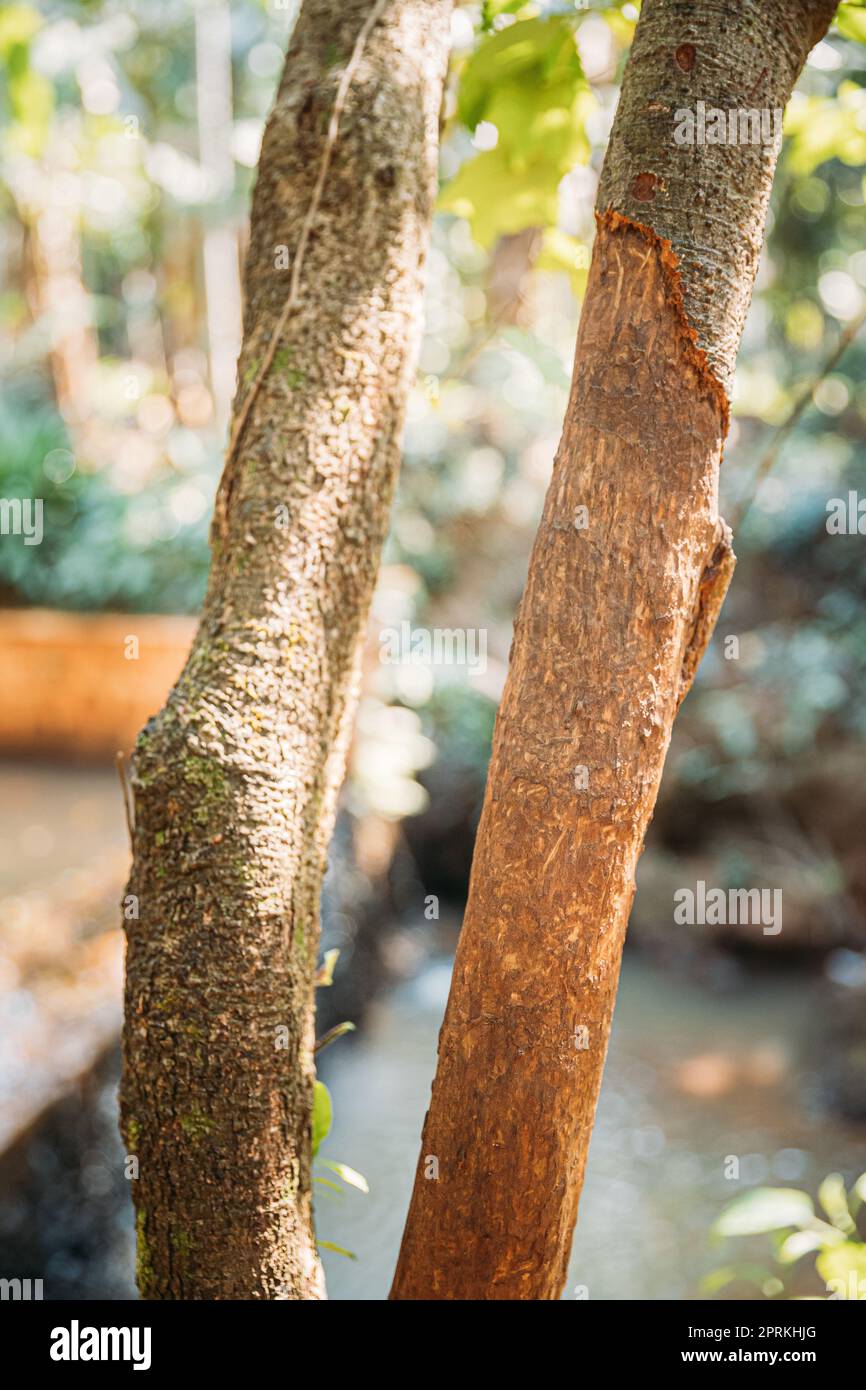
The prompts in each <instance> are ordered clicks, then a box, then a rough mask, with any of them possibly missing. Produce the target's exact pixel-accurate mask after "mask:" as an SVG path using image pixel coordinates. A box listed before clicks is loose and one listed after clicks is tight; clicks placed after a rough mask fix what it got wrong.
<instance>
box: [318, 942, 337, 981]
mask: <svg viewBox="0 0 866 1390" xmlns="http://www.w3.org/2000/svg"><path fill="white" fill-rule="evenodd" d="M339 955H340V952H339V951H337V950H333V951H326V952H325V959H324V960H323V961H322V964H321V965H320V966H319V968H318V970H317V971H316V978H315V980H314V984H315V986H316V988H317V989H321V988H322V987H323V986H324V985H332V984H333V983H334V966H335V965H336V964H337V959H338V957H339Z"/></svg>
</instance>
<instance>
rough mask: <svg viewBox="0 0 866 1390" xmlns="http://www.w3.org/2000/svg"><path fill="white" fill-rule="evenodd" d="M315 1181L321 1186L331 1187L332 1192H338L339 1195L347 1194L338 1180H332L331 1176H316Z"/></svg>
mask: <svg viewBox="0 0 866 1390" xmlns="http://www.w3.org/2000/svg"><path fill="white" fill-rule="evenodd" d="M313 1182H317V1183H318V1184H319V1186H320V1187H327V1188H330V1190H331V1191H332V1192H336V1193H337V1195H338V1196H339V1197H344V1196H345V1193H344V1192H343V1189H342V1187H341V1186H340V1184H339V1183H338V1182H331V1179H330V1178H321V1177H315V1178H313Z"/></svg>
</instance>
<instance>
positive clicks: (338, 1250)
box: [318, 1240, 358, 1260]
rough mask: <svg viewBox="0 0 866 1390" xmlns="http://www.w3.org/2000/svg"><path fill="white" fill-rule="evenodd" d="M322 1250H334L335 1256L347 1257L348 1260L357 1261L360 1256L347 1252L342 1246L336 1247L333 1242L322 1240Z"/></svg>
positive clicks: (320, 1246)
mask: <svg viewBox="0 0 866 1390" xmlns="http://www.w3.org/2000/svg"><path fill="white" fill-rule="evenodd" d="M318 1246H319V1249H320V1250H333V1252H334V1254H335V1255H345V1257H346V1259H347V1260H357V1258H358V1256H357V1255H353V1254H352V1251H351V1250H345V1249H344V1248H343V1246H342V1245H335V1244H334V1242H333V1241H332V1240H320V1241H319V1242H318Z"/></svg>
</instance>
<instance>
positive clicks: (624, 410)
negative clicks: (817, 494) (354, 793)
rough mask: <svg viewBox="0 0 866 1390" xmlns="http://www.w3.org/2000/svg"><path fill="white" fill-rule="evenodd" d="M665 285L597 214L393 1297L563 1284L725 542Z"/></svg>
mask: <svg viewBox="0 0 866 1390" xmlns="http://www.w3.org/2000/svg"><path fill="white" fill-rule="evenodd" d="M677 289H678V287H677V284H676V267H675V262H674V260H673V258H672V256H671V254H670V250H669V247H668V246H666V245H665V244H664V243H662V242H661V241H660V240H659V239H658V238H656V237H654V236H652V235H651V234H648V233H647V229H646V228H643V227H638V226H635V225H632V224H630V223H628V221H627V220H626V219H625V218H622V217H617V216H608V217H605V218H602V219H601V221H600V224H599V230H598V238H597V241H596V249H595V254H594V256H593V261H592V267H591V270H590V277H589V284H588V288H587V303H591V304H592V305H593V308H594V312H593V313H591V314H587V313H585V314H584V315H583V318H582V321H581V328H580V335H579V339H578V347H577V358H576V365H575V373H574V381H573V386H572V393H571V400H570V402H569V407H568V413H567V417H566V425H565V432H564V435H563V440H562V445H561V447H560V450H559V453H558V455H557V459H556V463H555V465H554V474H553V480H552V482H551V486H550V491H549V493H548V497H547V503H546V506H545V511H544V516H543V519H542V522H541V527H540V529H539V533H538V537H537V539H536V543H535V548H534V551H533V556H532V560H531V562H530V570H529V580H528V583H527V588H526V593H525V595H524V598H523V601H522V603H521V607H520V614H519V617H518V620H517V624H516V630H515V639H514V644H513V647H512V653H511V672H510V675H509V681H508V685H507V687H506V693H505V697H504V700H503V704H502V708H501V711H500V715H499V720H498V724H497V731H496V738H495V742H494V750H493V759H492V764H491V769H490V774H489V779H488V793H487V797H486V800H485V805H484V811H483V814H482V819H481V825H480V827H479V832H478V840H477V847H476V857H475V863H474V865H473V871H472V884H471V888H470V895H469V902H468V905H467V910H466V917H465V919H464V923H463V930H462V934H461V938H460V947H459V951H458V956H457V963H456V966H455V978H454V984H453V986H452V991H451V999H450V1002H449V1007H448V1012H447V1014H446V1018H445V1023H444V1025H443V1029H442V1034H441V1038H440V1045H439V1068H438V1072H437V1076H436V1082H435V1084H434V1089H433V1100H432V1104H431V1110H430V1113H429V1116H428V1120H427V1124H426V1126H425V1130H424V1136H423V1140H422V1154H421V1160H420V1163H419V1170H418V1177H417V1179H416V1184H415V1193H414V1197H413V1208H412V1212H411V1214H410V1219H409V1223H408V1227H407V1234H406V1240H405V1242H404V1246H403V1250H402V1252H401V1257H400V1263H399V1266H398V1269H397V1274H396V1279H395V1284H394V1297H399V1298H472V1297H475V1298H478V1297H482V1298H484V1297H486V1298H499V1299H505V1298H549V1297H554V1296H555V1295H556V1294H557V1293H558V1292H559V1290H560V1288H561V1286H562V1280H563V1278H564V1273H565V1263H566V1261H567V1258H568V1251H569V1246H570V1242H571V1231H572V1227H573V1225H574V1219H575V1215H576V1204H577V1195H578V1192H579V1190H580V1176H581V1175H580V1173H577V1174H576V1173H575V1172H574V1171H573V1169H574V1162H575V1155H579V1162H580V1165H581V1169H582V1165H583V1162H584V1161H585V1157H586V1146H585V1145H582V1144H581V1143H580V1136H581V1135H582V1134H588V1132H589V1130H590V1128H591V1125H592V1119H593V1115H594V1112H595V1105H596V1099H597V1095H598V1089H599V1085H600V1081H601V1063H602V1060H603V1052H604V1049H605V1048H606V1045H607V1037H608V1032H609V1027H610V1016H611V1012H612V1009H613V1003H614V998H615V993H616V984H617V977H618V973H619V960H620V950H621V946H622V940H623V936H624V933H625V927H626V921H627V918H628V912H629V908H630V905H631V900H632V895H633V891H634V866H635V863H636V860H637V856H638V854H639V852H640V849H641V847H642V844H643V837H644V832H645V830H646V825H647V822H648V820H649V817H650V815H651V813H652V808H653V806H654V804H655V798H656V791H657V787H658V782H659V778H660V775H661V769H662V765H663V761H664V755H665V752H666V750H667V745H668V739H669V735H670V728H671V724H672V722H673V716H674V711H675V709H676V707H677V704H678V702H679V699H680V685H681V680H682V677H683V666H684V660H686V655H687V650H688V647H689V643H690V641H691V639H692V636H693V633H694V630H695V626H696V623H697V620H698V616H699V607H700V602H699V600H700V592H701V581H702V578H703V576H704V574H705V571H706V570H708V569H709V568H710V567H711V565H712V560H713V556H714V555H715V552H716V548H717V546H718V544H719V541H720V523H719V518H718V514H717V510H716V484H717V477H718V465H719V459H720V455H721V446H722V440H723V437H724V429H725V419H726V407H725V402H724V397H723V393H722V392H721V390H720V388H719V386H718V383H717V381H716V380H715V378H714V377H713V376H712V374H711V373H710V372H709V369H708V368H707V366H706V363H705V361H704V360H703V359H702V354H700V353H699V350H698V349H696V348H695V346H694V343H693V341H692V338H691V336H690V334H689V332H688V326H687V324H685V321H684V318H683V313H682V306H681V302H680V299H679V297H678V292H677ZM660 460H664V465H663V467H660V466H659V461H660ZM580 507H586V508H587V509H588V526H587V527H586V529H577V528H576V526H575V518H576V517H577V516H578V508H580ZM689 661H691V658H689ZM581 768H586V770H587V780H588V785H587V787H586V788H585V789H581V786H580V783H581V781H582V780H583V779H582V774H581V773H580V771H579V769H581ZM528 883H529V884H532V885H533V892H531V893H527V891H526V887H527V884H528ZM583 1030H586V1031H585V1032H584V1031H583ZM584 1043H585V1044H586V1045H585V1046H584V1045H583V1044H584ZM600 1054H601V1055H600ZM466 1083H468V1089H467V1085H466ZM428 1156H434V1157H435V1158H437V1159H438V1163H439V1177H438V1180H431V1179H427V1178H425V1176H424V1172H425V1161H426V1159H427V1157H428ZM416 1232H417V1233H418V1234H419V1235H421V1233H423V1244H422V1243H421V1241H420V1240H418V1239H416V1236H415V1233H416Z"/></svg>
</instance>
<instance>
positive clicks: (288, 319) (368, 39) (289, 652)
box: [122, 0, 451, 1299]
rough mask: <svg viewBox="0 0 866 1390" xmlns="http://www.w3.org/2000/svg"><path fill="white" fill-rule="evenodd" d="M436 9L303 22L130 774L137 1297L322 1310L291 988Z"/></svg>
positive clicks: (352, 7)
mask: <svg viewBox="0 0 866 1390" xmlns="http://www.w3.org/2000/svg"><path fill="white" fill-rule="evenodd" d="M450 11H451V0H378V3H376V4H371V3H369V0H305V3H304V6H303V9H302V11H301V15H300V18H299V20H298V23H297V26H296V28H295V31H294V34H293V37H292V41H291V46H290V49H289V54H288V58H287V62H286V68H285V72H284V74H283V78H282V82H281V84H280V88H279V92H278V95H277V98H276V103H275V105H274V108H273V111H272V113H271V116H270V120H269V122H268V125H267V129H266V132H265V137H264V143H263V147H262V153H261V161H260V166H259V175H258V181H257V184H256V190H255V195H254V199H253V209H252V229H251V244H250V251H249V257H248V261H247V266H246V274H245V292H246V309H245V324H244V339H243V346H242V350H241V356H240V362H239V368H238V387H237V396H236V400H235V407H234V416H233V427H232V431H231V443H230V447H229V455H228V458H227V461H226V466H225V471H224V474H223V478H222V482H221V485H220V489H219V494H218V498H217V504H216V512H215V517H214V523H213V530H212V537H211V540H212V549H213V564H212V571H211V576H210V583H209V588H208V593H207V598H206V600H205V605H204V611H203V615H202V619H201V625H200V628H199V631H198V635H197V637H196V639H195V642H194V644H193V647H192V651H191V652H190V656H189V659H188V661H187V664H186V667H185V669H184V671H183V674H182V675H181V677H180V679H179V681H178V683H177V685H176V686H175V688H174V690H173V691H172V693H171V695H170V697H169V700H168V703H167V704H166V706H165V708H164V709H163V710H162V712H161V713H160V714H159V715H157V716H156V718H155V719H153V720H151V721H150V723H149V724H148V725H147V727H146V729H145V730H144V731H143V733H142V734H141V736H140V739H139V742H138V744H137V746H136V752H135V757H134V763H133V772H132V790H133V798H134V827H135V828H134V862H133V868H132V876H131V879H130V883H129V887H128V890H127V892H128V894H130V895H132V896H133V898H134V899H135V900H137V903H138V913H139V915H138V917H137V919H135V918H133V919H132V920H130V921H127V922H126V924H125V925H126V927H127V938H128V954H127V984H126V1022H125V1030H124V1069H123V1082H122V1130H123V1134H124V1137H125V1141H126V1145H127V1149H128V1151H129V1153H130V1154H134V1155H135V1156H136V1157H137V1158H138V1163H139V1176H138V1178H137V1180H136V1181H134V1182H133V1183H132V1190H133V1198H134V1201H135V1207H136V1219H137V1228H138V1282H139V1288H140V1291H141V1293H142V1296H143V1297H145V1298H151V1299H192V1298H204V1299H229V1298H253V1299H275V1298H282V1299H316V1298H320V1297H322V1296H323V1281H322V1274H321V1268H320V1265H319V1260H318V1257H317V1252H316V1245H315V1238H314V1234H313V1226H312V1215H311V1196H310V1192H311V1187H310V1163H311V1159H310V1113H311V1098H312V1082H313V1074H314V1068H313V1042H314V1038H313V977H314V971H315V967H316V956H317V945H318V939H319V898H320V891H321V884H322V875H323V869H324V865H325V855H326V848H327V844H328V840H329V837H330V832H331V828H332V824H333V819H334V807H335V800H336V796H337V792H338V789H339V786H340V782H341V779H342V775H343V769H344V759H345V752H346V743H347V737H348V732H349V728H350V723H351V719H352V715H353V711H354V707H355V697H356V678H357V658H358V652H359V644H360V642H361V640H362V637H363V632H364V627H365V623H366V617H367V612H368V607H369V603H370V599H371V595H372V590H373V585H374V581H375V577H376V572H377V566H378V560H379V553H380V547H381V545H382V541H383V538H384V535H385V532H386V529H387V525H388V513H389V503H390V499H391V494H392V490H393V487H394V481H395V476H396V471H397V463H398V445H399V437H400V432H401V425H402V420H403V412H404V406H405V402H406V397H407V393H408V390H409V386H410V383H411V379H412V375H413V371H414V365H415V350H416V343H417V339H418V334H419V324H420V312H421V298H422V273H423V263H424V258H425V252H426V248H427V242H428V235H429V228H430V221H431V215H432V207H433V200H434V197H435V189H436V163H437V160H436V155H437V143H438V122H439V112H440V105H441V98H442V87H443V80H444V74H445V68H446V63H447V51H448V48H447V45H448V31H449V18H450Z"/></svg>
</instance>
